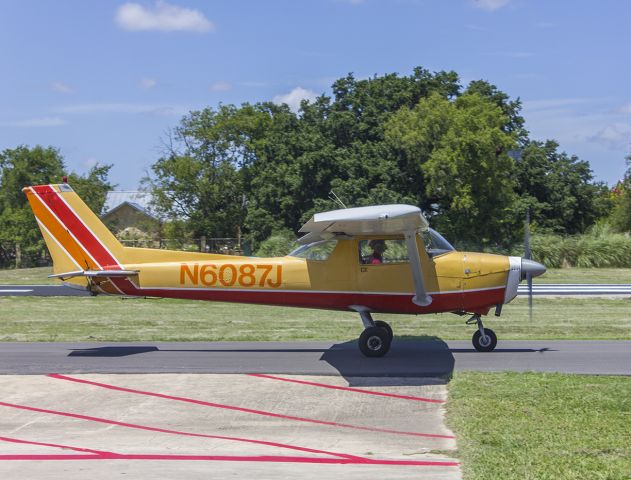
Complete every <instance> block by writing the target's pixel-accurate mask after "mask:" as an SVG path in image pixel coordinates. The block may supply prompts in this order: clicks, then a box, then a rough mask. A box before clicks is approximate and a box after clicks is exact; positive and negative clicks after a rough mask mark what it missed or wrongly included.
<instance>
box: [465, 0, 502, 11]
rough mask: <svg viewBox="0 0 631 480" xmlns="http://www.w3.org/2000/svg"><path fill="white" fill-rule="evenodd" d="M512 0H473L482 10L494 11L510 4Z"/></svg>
mask: <svg viewBox="0 0 631 480" xmlns="http://www.w3.org/2000/svg"><path fill="white" fill-rule="evenodd" d="M509 2H510V0H473V5H475V6H476V8H481V9H482V10H488V11H489V12H492V11H494V10H497V9H498V8H502V7H505V6H506V5H508V4H509Z"/></svg>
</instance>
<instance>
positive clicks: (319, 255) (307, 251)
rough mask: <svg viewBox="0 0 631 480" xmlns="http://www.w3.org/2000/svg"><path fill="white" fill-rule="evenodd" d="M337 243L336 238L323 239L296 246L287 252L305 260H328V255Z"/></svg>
mask: <svg viewBox="0 0 631 480" xmlns="http://www.w3.org/2000/svg"><path fill="white" fill-rule="evenodd" d="M336 245H337V241H336V240H324V241H321V242H315V243H310V244H308V245H303V246H302V247H299V248H297V249H296V250H294V251H293V252H291V253H290V254H289V256H291V257H298V258H304V259H306V260H328V258H329V255H331V253H332V252H333V250H334V249H335V246H336Z"/></svg>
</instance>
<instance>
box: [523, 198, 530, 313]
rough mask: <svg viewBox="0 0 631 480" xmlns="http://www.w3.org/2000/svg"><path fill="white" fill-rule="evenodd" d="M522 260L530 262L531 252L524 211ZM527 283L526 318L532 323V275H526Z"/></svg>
mask: <svg viewBox="0 0 631 480" xmlns="http://www.w3.org/2000/svg"><path fill="white" fill-rule="evenodd" d="M524 258H526V259H528V260H532V251H531V250H530V210H526V221H525V222H524ZM526 281H527V282H528V316H529V319H530V321H531V322H532V274H531V273H527V274H526Z"/></svg>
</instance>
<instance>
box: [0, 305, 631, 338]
mask: <svg viewBox="0 0 631 480" xmlns="http://www.w3.org/2000/svg"><path fill="white" fill-rule="evenodd" d="M534 313H535V314H534V316H533V320H532V322H530V320H529V318H528V307H527V301H526V300H525V299H516V300H514V301H513V302H512V303H510V304H509V305H506V306H505V307H504V311H503V313H502V316H501V317H500V318H497V317H495V316H493V315H491V316H489V317H488V318H487V320H486V323H485V325H486V326H488V327H490V328H493V329H494V330H495V332H496V333H497V334H498V336H499V338H500V339H504V340H508V339H524V340H525V339H631V300H628V299H598V298H594V299H587V298H571V299H568V298H560V299H541V298H535V310H534ZM375 317H376V318H378V319H384V320H386V321H388V322H390V323H391V325H392V327H393V328H394V332H395V335H396V336H403V337H405V336H410V337H416V336H420V335H430V336H434V335H435V336H438V337H441V338H443V339H446V340H458V339H462V340H468V339H470V338H471V335H472V333H473V327H470V326H466V325H464V320H465V317H459V316H456V315H453V314H439V315H418V316H414V315H376V316H375ZM361 328H362V327H361V322H360V320H359V317H358V315H357V314H356V313H352V312H332V311H326V310H307V309H297V308H282V307H271V306H257V305H239V304H228V303H214V302H202V301H185V300H169V299H162V300H156V299H132V300H122V299H120V298H116V297H0V341H85V340H94V341H189V340H203V341H219V340H226V341H237V340H262V341H274V340H281V341H282V340H333V341H347V340H354V339H356V338H357V336H358V335H359V333H360V331H361Z"/></svg>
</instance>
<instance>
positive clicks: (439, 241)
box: [421, 228, 455, 256]
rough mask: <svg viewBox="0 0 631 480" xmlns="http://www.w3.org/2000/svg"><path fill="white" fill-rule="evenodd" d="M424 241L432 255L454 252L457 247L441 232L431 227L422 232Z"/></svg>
mask: <svg viewBox="0 0 631 480" xmlns="http://www.w3.org/2000/svg"><path fill="white" fill-rule="evenodd" d="M421 235H422V237H423V241H424V242H425V248H426V249H427V253H428V254H429V255H430V256H434V255H441V254H443V253H447V252H453V251H454V250H455V248H454V247H453V245H452V244H451V243H449V242H448V241H447V240H445V237H443V236H442V235H441V234H440V233H438V232H437V231H436V230H434V229H433V228H429V229H428V230H427V231H425V232H423V233H422V234H421Z"/></svg>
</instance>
